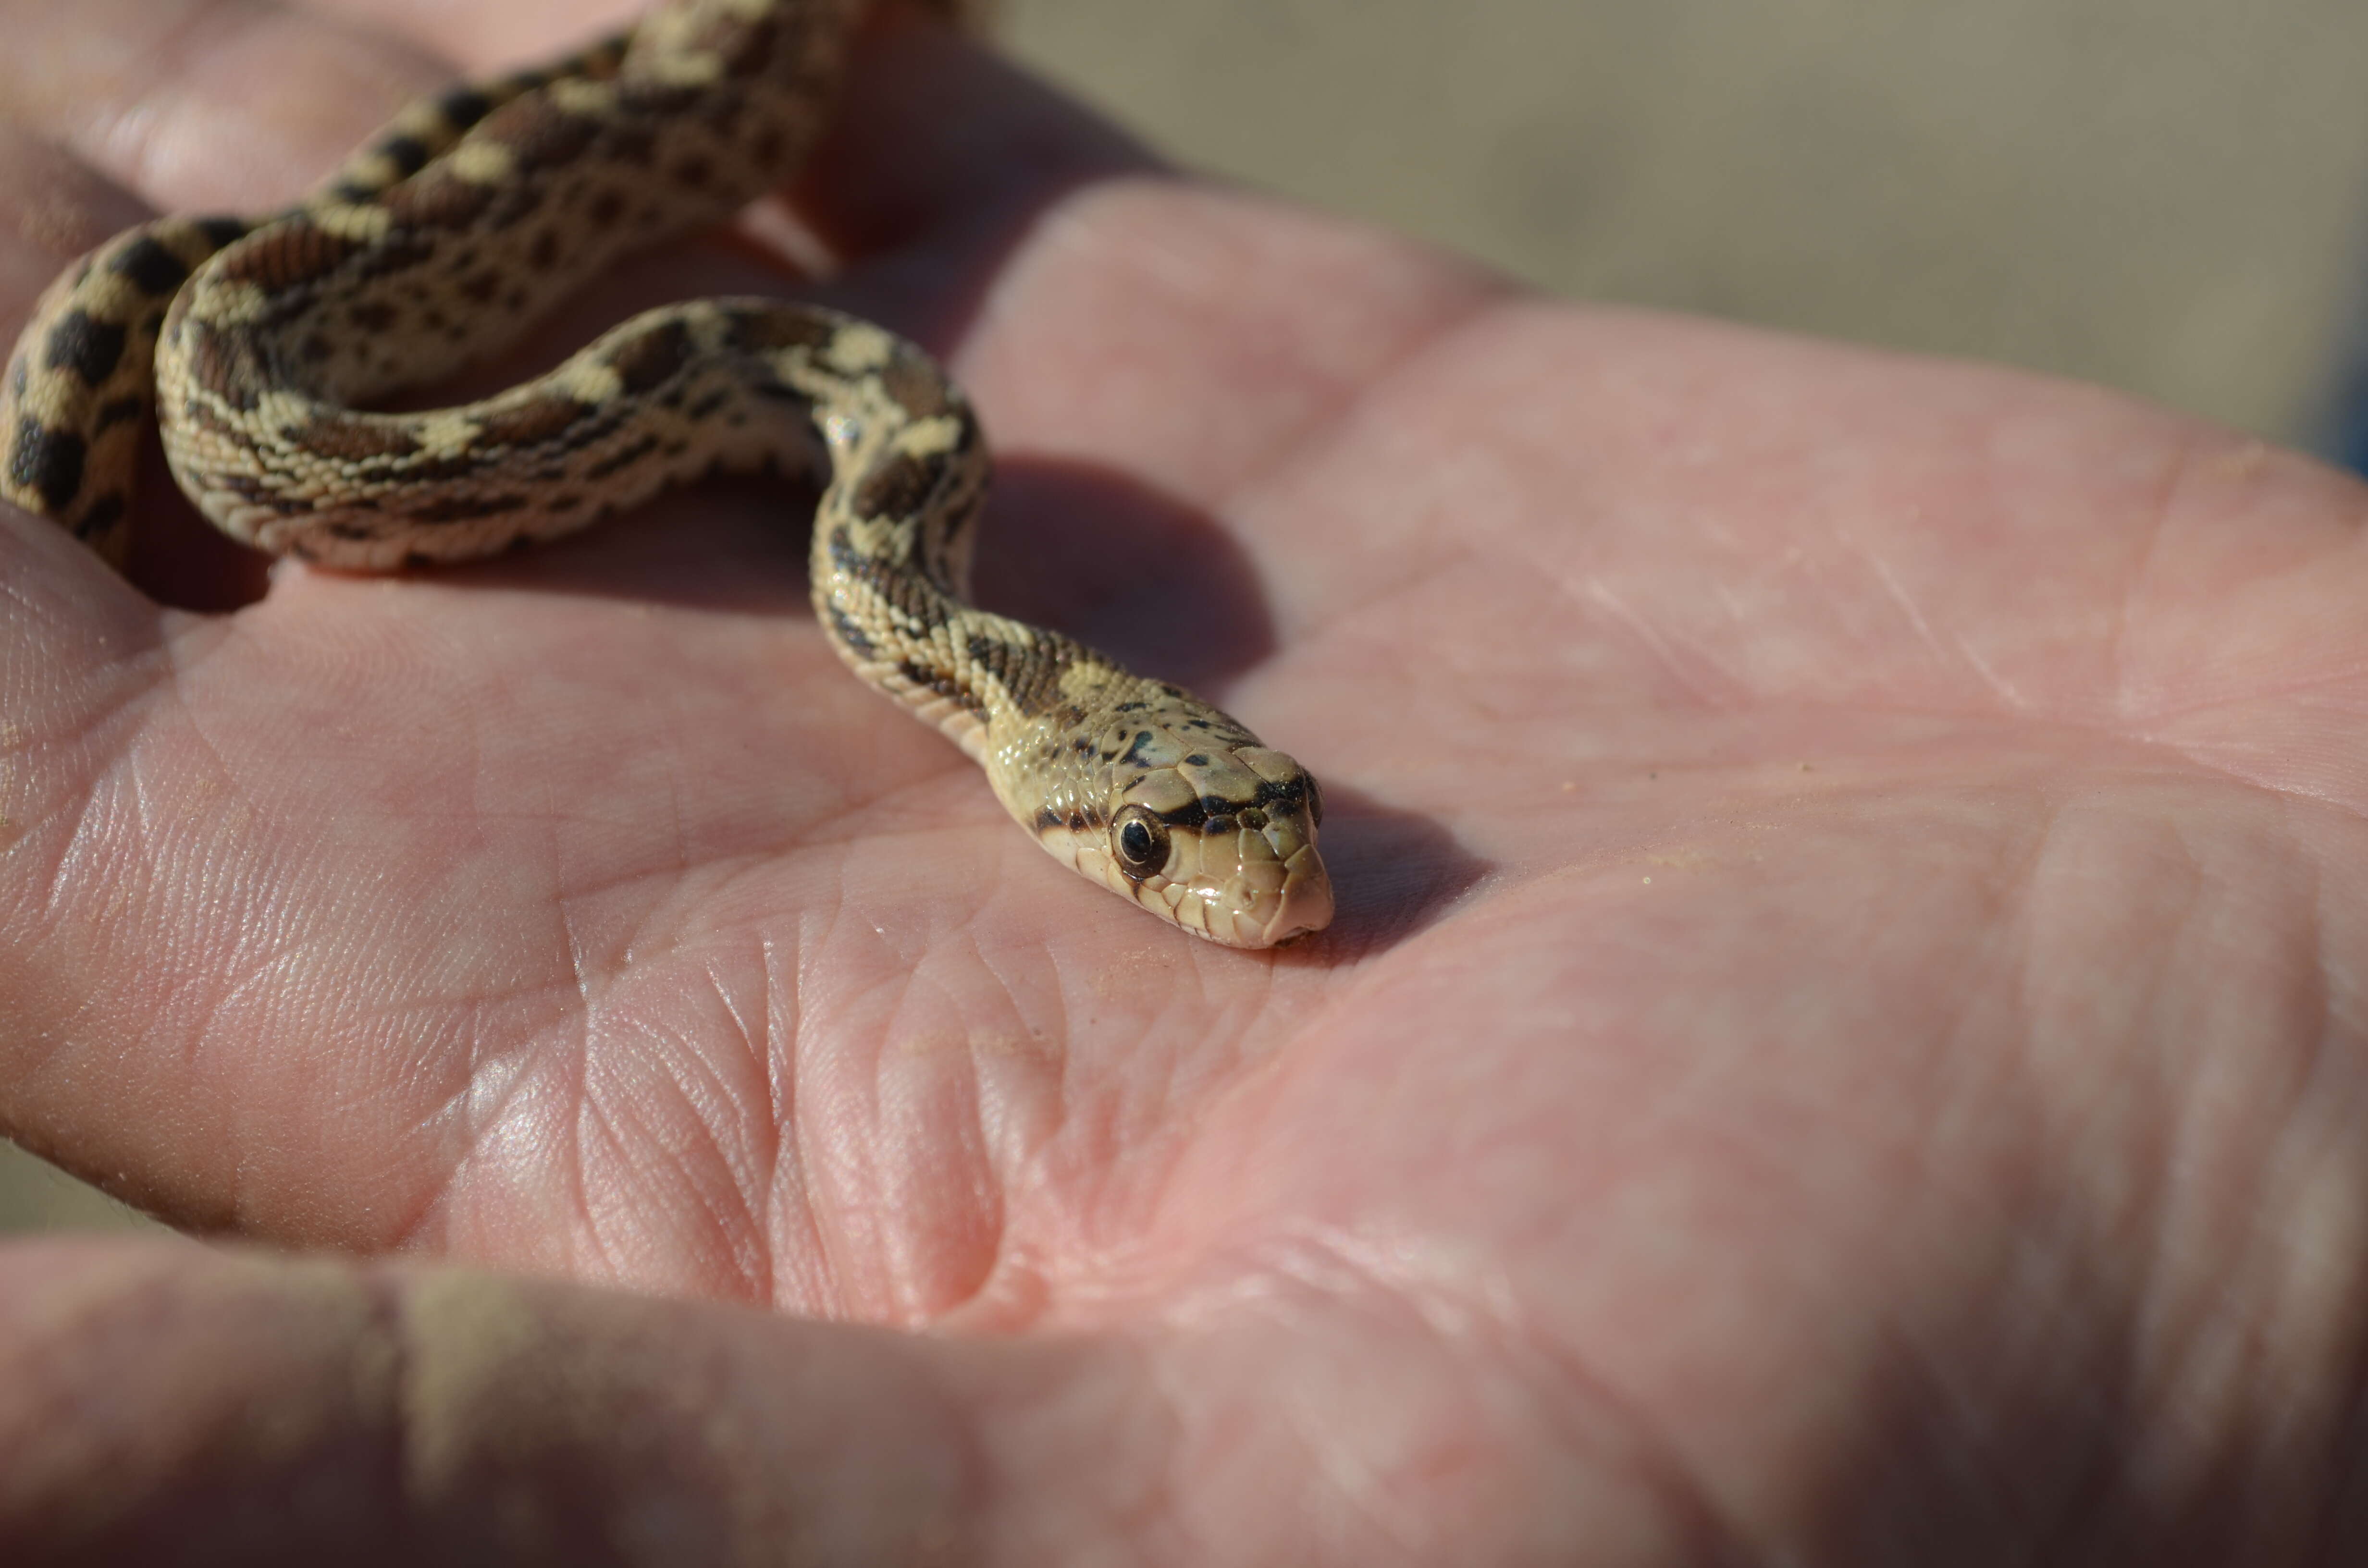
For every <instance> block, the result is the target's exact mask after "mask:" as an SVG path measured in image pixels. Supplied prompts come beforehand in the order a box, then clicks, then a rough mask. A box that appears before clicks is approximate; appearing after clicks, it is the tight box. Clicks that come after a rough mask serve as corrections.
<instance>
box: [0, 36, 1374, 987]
mask: <svg viewBox="0 0 2368 1568" xmlns="http://www.w3.org/2000/svg"><path fill="white" fill-rule="evenodd" d="M863 4H864V0H676V3H674V4H670V5H668V6H665V7H663V8H662V9H659V10H657V11H655V12H654V13H652V14H651V15H650V16H649V17H646V18H645V19H644V20H643V22H642V23H641V24H640V25H639V26H638V27H637V28H634V29H633V30H632V32H631V33H629V34H626V35H624V36H622V37H620V38H618V39H615V40H609V41H608V42H605V43H601V44H598V45H596V46H595V47H593V48H591V49H588V50H586V51H582V52H581V53H578V54H576V55H574V56H572V57H570V58H568V59H566V60H564V61H561V62H558V63H556V64H554V65H552V66H551V67H548V68H546V69H542V70H538V71H529V72H524V73H520V74H517V75H513V76H509V77H505V78H503V79H501V80H498V81H494V82H488V83H483V84H478V85H470V86H464V87H460V88H456V89H454V90H452V91H450V92H448V93H445V94H443V95H442V96H440V97H435V98H432V99H427V100H424V101H423V102H421V103H418V104H416V105H414V106H412V107H411V108H407V109H405V110H404V112H403V114H402V115H401V116H399V117H398V118H397V119H395V120H394V122H393V124H391V125H390V126H389V127H388V128H387V129H386V130H385V131H382V132H381V134H380V135H379V136H378V137H377V138H376V139H375V140H374V141H372V142H370V143H369V144H368V145H366V146H365V147H364V148H363V149H362V151H361V152H359V153H357V154H355V156H354V157H353V158H351V159H350V160H348V161H347V164H346V165H345V166H344V167H343V168H342V169H340V170H339V171H338V172H337V174H336V176H333V177H332V178H331V179H330V180H329V181H328V182H327V183H326V184H325V185H324V186H323V187H321V188H320V189H319V190H317V191H315V192H314V193H313V195H312V196H310V197H308V198H307V199H304V200H303V201H302V202H300V203H299V204H298V205H296V206H295V207H293V208H291V209H290V210H287V211H285V212H281V213H277V214H274V215H271V216H268V217H266V218H262V219H259V220H253V221H250V220H246V219H240V218H195V219H191V218H165V219H160V220H157V221H156V222H151V223H147V224H143V225H142V226H141V227H140V228H137V229H134V230H132V231H131V232H130V233H124V234H121V235H119V236H117V237H116V238H115V239H113V240H111V241H109V242H108V243H107V244H103V245H101V246H99V247H98V248H97V250H95V251H93V252H91V253H90V254H89V255H88V256H85V257H84V258H83V259H82V260H81V261H79V262H78V263H76V264H75V265H74V267H72V268H71V269H70V270H69V271H68V272H67V273H66V274H65V276H63V278H60V279H59V280H58V281H57V283H55V284H54V285H52V286H51V290H49V292H48V293H46V294H45V295H44V296H43V297H42V299H41V301H40V304H39V305H38V306H37V307H36V309H35V312H34V315H33V318H32V320H31V322H30V324H28V327H27V328H26V331H25V334H24V335H23V337H22V338H21V340H20V341H19V342H18V344H17V350H16V355H15V358H13V360H12V361H11V363H10V365H9V367H8V371H7V376H6V382H5V383H0V437H5V438H6V441H7V443H8V447H7V451H6V463H5V473H0V495H5V497H6V499H8V500H10V501H12V502H14V503H15V504H17V506H22V507H25V508H27V509H28V510H31V511H34V512H38V513H40V514H42V515H44V516H47V517H51V518H53V519H55V520H56V521H57V522H59V523H61V524H63V526H65V527H66V528H70V529H72V530H73V532H74V534H75V536H76V537H77V538H80V539H82V540H84V541H85V542H86V543H88V544H89V545H90V546H91V547H92V548H93V549H95V550H97V551H99V552H100V553H101V554H102V555H104V556H106V557H107V558H108V559H109V560H111V561H115V562H119V563H120V561H121V560H122V558H123V549H124V540H125V538H126V529H127V528H128V527H129V526H130V524H131V517H132V512H131V476H132V472H133V470H134V468H135V467H136V459H137V456H138V444H139V438H140V435H141V432H142V429H143V428H144V427H145V426H146V423H147V420H148V418H149V417H150V411H151V409H152V407H153V408H154V416H155V418H156V420H157V422H158V424H159V426H161V428H162V430H163V433H164V438H165V453H166V456H167V458H168V459H169V460H170V461H171V464H172V468H173V472H174V475H175V477H176V479H177V480H178V481H179V483H180V485H181V487H182V489H183V490H185V491H187V492H188V494H189V496H190V498H191V499H192V500H194V501H195V502H196V503H197V505H198V506H199V509H200V510H201V511H203V512H204V513H205V515H206V516H207V517H210V518H211V519H212V521H213V522H214V523H215V525H216V526H218V527H220V528H222V529H223V530H224V531H226V532H228V533H230V534H231V535H233V537H235V538H237V539H240V540H245V542H247V543H249V544H251V545H254V546H256V548H258V549H261V550H263V551H269V552H271V553H274V554H287V555H294V556H298V557H301V558H302V559H304V560H308V561H313V562H321V563H323V564H325V565H329V566H335V567H341V568H347V569H354V570H362V571H381V570H391V569H396V568H401V567H404V566H409V565H415V564H424V563H427V562H456V561H464V560H468V559H471V558H473V557H477V556H483V555H486V554H489V553H491V552H493V551H497V550H501V549H503V548H505V547H507V546H508V545H510V544H511V543H513V542H515V541H518V540H533V539H547V538H551V537H552V536H554V535H558V534H563V533H566V532H569V531H571V530H573V529H575V528H581V527H583V526H584V525H585V524H586V523H588V522H590V521H591V520H592V519H593V518H595V517H599V516H601V515H602V514H605V513H608V512H612V511H616V510H618V509H620V508H622V507H627V506H632V505H634V504H635V503H637V502H640V501H642V500H643V499H644V498H646V497H647V496H649V495H650V494H652V493H654V492H655V491H656V490H658V489H660V488H661V487H663V486H666V485H669V484H674V483H683V482H686V481H689V480H693V479H696V478H698V477H699V476H700V475H702V474H705V473H708V472H714V471H717V470H746V469H755V468H758V467H763V466H767V465H772V466H777V467H782V468H789V469H796V470H812V471H814V472H818V473H819V474H821V475H823V476H825V478H826V481H827V483H826V484H825V488H824V490H823V494H822V498H821V502H820V505H819V507H818V509H817V514H816V517H815V519H814V544H813V582H814V612H815V616H816V619H817V620H818V622H819V623H820V625H821V627H822V630H823V631H824V633H825V635H826V636H827V637H828V638H829V640H830V642H831V644H832V646H833V647H835V648H836V649H837V651H838V653H839V655H840V656H841V657H842V658H843V659H844V660H845V661H846V662H847V663H848V665H849V666H851V667H852V668H853V669H854V670H855V671H856V673H857V674H858V675H860V676H862V677H863V678H864V679H865V680H866V681H869V682H870V683H871V684H872V685H873V686H875V687H879V688H880V689H881V690H882V691H885V692H887V693H889V694H890V695H891V696H894V697H895V698H896V699H899V700H900V701H902V702H903V703H905V705H906V706H907V707H908V708H909V709H911V710H913V712H914V713H916V715H917V716H918V717H920V718H921V719H922V720H924V721H925V722H929V723H932V724H935V725H936V726H938V727H939V729H941V730H942V731H943V732H944V733H946V734H948V735H949V736H951V738H952V739H953V740H954V741H955V742H957V743H958V744H961V746H962V748H963V750H964V751H966V752H967V753H969V754H970V756H972V757H973V758H974V759H976V760H977V761H978V762H979V763H980V764H981V765H982V766H983V767H985V770H986V775H987V778H988V781H989V783H990V784H991V785H992V787H993V788H994V790H995V793H996V796H997V798H999V799H1000V800H1001V801H1003V803H1004V805H1005V807H1006V808H1007V809H1008V810H1009V811H1010V812H1011V814H1012V815H1013V816H1014V817H1016V818H1017V819H1019V822H1020V823H1021V824H1023V825H1024V826H1025V827H1026V828H1027V829H1028V830H1029V831H1030V833H1031V834H1033V835H1035V837H1036V839H1037V841H1038V842H1039V843H1041V844H1042V846H1044V847H1045V848H1047V849H1048V850H1050V851H1051V852H1052V853H1053V855H1054V856H1055V857H1056V858H1059V859H1061V860H1064V861H1065V862H1067V863H1068V864H1069V865H1071V866H1073V867H1075V868H1076V869H1077V870H1078V871H1080V872H1082V873H1083V874H1084V875H1086V876H1087V877H1088V878H1091V879H1093V880H1095V881H1100V882H1102V883H1103V884H1105V885H1106V886H1108V887H1110V889H1112V890H1113V891H1114V892H1119V893H1121V894H1122V895H1124V896H1126V897H1128V898H1130V899H1133V901H1135V902H1136V903H1139V904H1141V905H1142V906H1143V907H1144V908H1146V909H1149V910H1151V911H1153V912H1154V913H1155V914H1157V915H1162V916H1164V917H1166V918H1167V919H1168V920H1171V921H1173V922H1175V923H1176V924H1177V925H1179V926H1183V927H1184V928H1185V929H1187V930H1189V931H1192V932H1196V933H1198V934H1200V935H1201V936H1204V937H1212V938H1214V939H1215V940H1217V941H1220V942H1224V943H1226V944H1228V945H1231V946H1235V947H1246V948H1262V947H1268V946H1271V945H1273V944H1274V943H1277V942H1281V941H1284V940H1288V939H1289V938H1291V937H1296V936H1299V935H1302V934H1304V933H1305V932H1309V931H1314V930H1317V929H1320V928H1321V927H1322V926H1324V925H1325V924H1326V922H1327V921H1329V919H1330V918H1331V915H1332V892H1331V887H1330V883H1329V882H1328V881H1327V880H1326V875H1325V871H1324V866H1323V862H1322V861H1321V859H1320V858H1318V857H1317V854H1316V849H1315V836H1316V825H1317V823H1318V820H1319V818H1320V816H1321V812H1322V806H1321V800H1320V796H1319V795H1318V792H1317V790H1316V787H1315V779H1313V778H1310V777H1309V776H1308V775H1307V773H1306V772H1305V771H1304V770H1303V769H1302V768H1301V767H1299V765H1298V764H1297V763H1295V762H1293V761H1292V759H1291V758H1290V757H1288V756H1284V755H1283V754H1282V753H1281V752H1278V751H1273V750H1270V749H1269V748H1268V747H1266V746H1264V745H1262V744H1259V742H1258V738H1257V737H1256V736H1255V735H1253V734H1251V733H1250V732H1249V731H1248V730H1247V729H1246V728H1244V727H1243V726H1242V725H1241V724H1239V723H1237V722H1235V721H1234V720H1232V719H1230V718H1228V717H1226V716H1225V715H1224V713H1221V712H1219V711H1218V710H1216V709H1214V708H1212V707H1210V706H1208V705H1207V704H1205V703H1202V702H1201V701H1199V700H1197V699H1194V698H1192V697H1190V696H1189V695H1187V694H1186V693H1184V692H1182V691H1180V690H1178V688H1176V687H1172V686H1167V685H1164V684H1162V683H1160V682H1157V681H1153V680H1147V679H1144V678H1143V677H1142V676H1135V675H1133V674H1131V673H1129V672H1128V671H1127V670H1125V669H1123V668H1121V666H1120V665H1117V664H1116V663H1115V662H1113V661H1112V660H1110V659H1109V658H1106V657H1104V656H1103V655H1101V654H1099V653H1095V652H1094V651H1092V650H1091V649H1088V648H1086V647H1084V646H1082V645H1080V644H1078V643H1076V642H1072V641H1071V640H1070V639H1068V638H1066V637H1064V636H1062V635H1060V634H1059V633H1058V632H1054V631H1046V630H1044V629H1043V628H1041V627H1035V626H1030V625H1027V624H1024V623H1022V622H1019V621H1016V620H1012V619H1007V618H1005V617H1002V616H997V615H993V614H989V613H987V612H985V611H984V610H980V609H978V608H973V606H971V605H970V604H969V603H967V602H966V597H967V596H966V586H967V583H968V578H969V562H970V554H971V546H972V541H973V527H972V525H973V521H974V519H975V517H976V516H977V512H978V509H979V506H980V502H981V498H982V495H983V492H984V488H985V478H986V466H987V463H986V454H985V448H984V446H983V444H982V442H981V439H980V437H979V431H978V426H977V424H976V422H975V421H974V420H973V416H972V414H971V410H970V407H969V405H968V403H966V402H965V401H964V399H963V398H962V394H961V392H959V391H957V390H956V389H955V388H954V387H953V386H952V385H951V383H950V382H949V381H948V380H947V378H946V376H945V374H944V372H943V371H942V370H940V369H939V367H938V366H937V365H936V364H935V363H934V362H933V361H932V360H931V359H930V358H928V356H927V355H925V354H923V353H922V352H921V351H920V350H919V349H918V348H916V347H913V346H912V345H911V344H908V343H905V342H904V341H902V340H900V339H898V338H897V337H895V336H894V335H891V334H889V333H888V332H886V331H884V330H882V329H881V328H879V327H876V326H872V325H871V324H866V323H864V322H860V321H857V320H855V319H852V318H850V317H848V316H845V315H842V314H839V313H837V312H831V311H827V310H823V309H819V308H816V307H814V306H810V305H803V304H794V303H789V302H785V301H776V300H763V299H733V300H705V301H695V302H691V303H686V304H678V305H671V306H666V307H663V308H661V309H658V310H655V311H650V312H645V313H644V314H643V315H640V316H637V317H635V318H634V319H633V320H632V321H629V322H627V323H625V324H623V325H621V326H619V327H617V328H616V329H614V330H613V331H611V332H609V333H608V334H606V335H603V336H602V337H600V338H599V339H598V341H596V342H594V343H593V344H591V345H590V346H589V347H586V348H584V349H583V350H581V351H580V352H578V353H577V354H575V356H574V357H573V358H569V359H568V360H567V361H566V362H565V363H564V364H562V365H561V366H559V367H558V368H557V369H554V370H552V371H551V372H550V373H549V374H547V375H543V376H540V377H538V378H536V379H535V380H533V381H528V382H526V383H524V384H523V385H520V386H518V387H514V388H512V389H510V390H509V391H507V392H501V393H499V394H497V395H495V396H493V397H488V398H485V399H484V400H483V401H481V402H478V403H469V404H466V405H464V406H461V407H456V408H446V409H439V410H435V411H431V412H427V413H407V414H386V413H367V412H361V411H359V405H360V404H363V403H369V402H370V401H372V400H376V399H381V398H383V397H384V396H385V395H386V394H388V393H389V392H393V391H395V390H396V389H399V388H402V387H406V386H411V385H416V384H419V383H422V382H427V381H433V380H435V379H436V378H438V377H439V376H443V375H447V374H449V373H450V372H451V371H453V370H454V369H457V368H459V367H460V366H461V365H463V364H464V363H467V362H469V361H471V360H473V359H476V358H480V357H482V356H484V355H486V354H489V353H492V352H494V351H495V350H496V349H498V348H500V347H504V346H506V345H507V344H508V343H510V342H513V341H515V340H516V338H517V337H518V335H519V334H520V333H521V332H523V331H524V330H525V329H526V328H527V327H528V326H529V325H530V324H532V323H533V322H534V321H535V320H536V319H537V318H538V317H539V316H540V315H541V313H542V312H543V311H544V310H545V308H546V307H547V306H549V305H550V304H552V303H553V302H554V301H557V300H558V299H560V298H562V297H564V295H565V294H566V293H567V292H568V291H569V290H570V289H571V288H573V287H574V286H575V285H576V284H578V283H580V282H581V281H583V280H584V279H585V278H587V277H589V276H590V275H592V274H593V273H595V272H598V270H600V269H601V268H602V267H606V266H608V265H609V263H610V262H611V261H612V260H613V259H614V258H615V257H616V256H619V255H620V253H622V252H624V251H627V250H630V249H634V248H639V247H641V246H644V245H648V244H653V243H655V242H656V241H658V240H660V239H663V238H665V237H666V236H669V235H673V234H677V233H682V232H684V231H686V230H689V229H693V228H696V227H699V226H701V225H705V224H712V223H714V222H720V221H722V220H723V219H725V218H727V217H729V216H730V215H731V214H732V213H733V212H734V211H735V210H737V209H738V208H740V207H741V206H743V205H744V204H746V202H748V201H749V200H751V199H754V198H756V197H757V196H759V195H761V194H763V193H764V192H766V191H768V190H770V189H772V188H774V187H777V186H778V185H779V184H780V182H781V181H782V180H783V179H784V178H785V177H786V176H788V174H789V173H790V172H791V170H792V169H793V168H794V167H795V165H796V164H797V162H798V161H799V160H800V159H801V158H802V157H803V155H804V153H805V151H806V150H807V148H808V147H809V145H810V144H811V143H812V142H813V140H814V135H815V133H816V131H818V130H819V128H820V126H821V124H822V122H823V119H824V117H825V113H826V111H827V109H828V107H829V104H830V102H831V99H832V97H833V96H834V88H835V85H836V84H837V78H838V75H839V72H840V66H841V62H842V59H843V56H844V54H845V52H846V45H847V40H848V34H849V32H850V30H851V29H852V28H853V26H854V25H855V22H856V21H857V19H858V17H859V15H860V11H861V10H862V8H863Z"/></svg>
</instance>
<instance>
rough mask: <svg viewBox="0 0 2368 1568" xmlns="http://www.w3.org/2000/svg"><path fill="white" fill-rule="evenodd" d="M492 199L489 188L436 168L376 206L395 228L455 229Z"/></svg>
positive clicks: (403, 185) (440, 167)
mask: <svg viewBox="0 0 2368 1568" xmlns="http://www.w3.org/2000/svg"><path fill="white" fill-rule="evenodd" d="M492 199H494V192H493V189H492V187H489V186H482V185H475V184H472V183H471V182H470V181H468V180H464V179H462V178H461V176H458V175H456V174H454V173H452V172H451V170H450V167H449V166H448V165H443V164H438V165H436V166H435V167H434V168H432V169H430V170H428V171H427V173H426V174H424V175H420V176H417V177H416V178H413V179H407V180H405V181H404V182H403V183H402V184H401V185H399V186H396V187H394V188H393V190H390V191H388V192H387V193H386V194H385V195H384V196H382V197H381V198H379V206H380V207H381V208H382V209H384V210H385V211H386V215H387V216H388V217H389V218H390V219H391V220H393V222H394V224H395V226H396V227H397V228H403V229H458V228H462V227H464V226H466V225H467V224H468V222H470V221H471V220H472V219H473V218H475V217H476V215H477V214H478V213H480V212H482V211H484V210H485V204H486V203H487V202H489V201H491V200H492Z"/></svg>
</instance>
